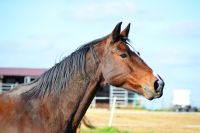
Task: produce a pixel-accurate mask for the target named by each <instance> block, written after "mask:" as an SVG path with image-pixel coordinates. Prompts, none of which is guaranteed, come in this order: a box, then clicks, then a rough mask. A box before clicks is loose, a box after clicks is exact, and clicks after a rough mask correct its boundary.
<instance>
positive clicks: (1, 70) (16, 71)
mask: <svg viewBox="0 0 200 133" xmlns="http://www.w3.org/2000/svg"><path fill="white" fill-rule="evenodd" d="M46 70H47V69H45V68H7V67H0V75H3V76H40V75H41V74H42V73H44V72H45V71H46Z"/></svg>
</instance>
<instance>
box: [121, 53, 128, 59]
mask: <svg viewBox="0 0 200 133" xmlns="http://www.w3.org/2000/svg"><path fill="white" fill-rule="evenodd" d="M120 56H121V57H122V58H126V57H128V55H127V54H121V55H120Z"/></svg>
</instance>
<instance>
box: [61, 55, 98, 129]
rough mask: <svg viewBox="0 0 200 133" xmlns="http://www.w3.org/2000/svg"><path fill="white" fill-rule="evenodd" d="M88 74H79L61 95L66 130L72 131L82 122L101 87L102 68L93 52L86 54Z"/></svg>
mask: <svg viewBox="0 0 200 133" xmlns="http://www.w3.org/2000/svg"><path fill="white" fill-rule="evenodd" d="M86 59H87V63H86V75H78V76H76V77H74V78H73V79H72V82H73V83H72V84H71V85H70V86H68V87H67V88H66V89H64V92H63V93H62V96H61V97H60V103H59V105H61V110H62V113H63V115H64V118H65V130H66V132H72V130H75V129H76V128H77V126H78V125H79V123H80V120H81V119H82V117H83V116H84V114H85V112H86V110H87V108H88V107H89V105H90V103H91V102H92V99H93V98H94V96H95V94H96V92H97V90H98V88H100V87H101V85H100V83H101V69H100V65H98V64H96V62H95V61H94V58H93V56H92V54H87V55H86Z"/></svg>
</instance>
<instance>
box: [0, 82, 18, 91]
mask: <svg viewBox="0 0 200 133" xmlns="http://www.w3.org/2000/svg"><path fill="white" fill-rule="evenodd" d="M16 85H17V84H9V83H6V84H5V83H3V84H2V83H0V93H3V92H6V91H9V90H11V89H13V88H14V87H15V86H16Z"/></svg>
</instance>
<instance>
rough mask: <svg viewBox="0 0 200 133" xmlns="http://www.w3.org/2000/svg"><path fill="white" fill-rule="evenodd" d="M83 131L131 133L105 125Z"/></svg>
mask: <svg viewBox="0 0 200 133" xmlns="http://www.w3.org/2000/svg"><path fill="white" fill-rule="evenodd" d="M81 133H130V132H127V131H123V130H119V129H117V128H115V127H103V128H97V129H86V128H85V129H81ZM132 133H154V132H153V131H149V132H140V131H138V132H137V131H136V132H132Z"/></svg>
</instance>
